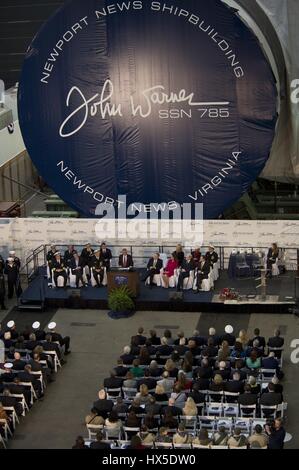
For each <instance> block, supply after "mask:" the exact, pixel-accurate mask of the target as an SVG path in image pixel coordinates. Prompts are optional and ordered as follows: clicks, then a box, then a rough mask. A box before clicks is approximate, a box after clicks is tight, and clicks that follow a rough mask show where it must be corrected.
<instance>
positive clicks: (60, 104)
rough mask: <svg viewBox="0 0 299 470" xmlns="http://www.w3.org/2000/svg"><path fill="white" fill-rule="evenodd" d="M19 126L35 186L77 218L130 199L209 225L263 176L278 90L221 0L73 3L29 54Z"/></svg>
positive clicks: (253, 42) (250, 38) (251, 39)
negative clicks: (186, 212) (192, 213)
mask: <svg viewBox="0 0 299 470" xmlns="http://www.w3.org/2000/svg"><path fill="white" fill-rule="evenodd" d="M19 118H20V125H21V129H22V133H23V137H24V141H25V144H26V146H27V148H28V151H29V154H30V156H31V158H32V160H33V162H34V163H35V165H36V167H37V168H38V170H39V172H40V174H41V175H42V176H43V177H44V178H45V180H46V181H47V182H48V184H49V185H50V186H51V187H52V188H53V189H54V190H55V191H56V192H57V193H58V194H59V195H60V196H61V197H62V198H63V199H64V200H65V201H66V202H67V203H69V204H70V205H71V206H72V207H74V208H75V209H77V210H78V211H79V212H80V213H81V214H82V215H85V216H88V217H93V216H94V215H95V208H96V207H97V205H98V204H99V203H105V202H106V203H108V204H112V205H114V206H115V207H120V204H122V202H119V201H120V196H122V195H125V196H126V198H127V204H132V203H139V207H140V210H141V209H142V208H143V207H145V212H147V206H144V205H147V204H150V203H160V204H161V205H160V208H163V207H164V208H166V207H171V208H174V207H175V205H176V204H177V205H181V204H183V203H190V204H192V205H195V204H196V203H203V204H204V216H205V218H216V217H218V216H219V214H221V213H222V211H223V210H224V209H225V208H227V207H229V206H230V205H231V204H232V203H233V202H234V201H236V200H237V199H238V198H239V197H240V196H241V195H242V194H243V193H244V192H246V190H247V189H248V188H249V186H250V184H251V183H252V182H253V181H254V180H255V179H256V177H257V176H258V175H259V174H260V172H261V170H262V169H263V167H264V166H265V163H266V161H267V159H268V157H269V153H270V149H271V145H272V141H273V138H274V134H275V125H276V120H277V89H276V83H275V78H274V76H273V73H272V70H271V67H270V65H269V63H268V61H267V59H266V57H265V55H264V53H263V51H262V49H261V46H260V44H259V42H258V40H257V38H256V37H255V36H254V34H253V33H252V32H251V31H250V30H249V29H248V27H247V26H246V25H245V24H244V23H243V22H242V21H241V20H240V18H239V17H238V16H237V14H236V12H235V11H234V10H232V9H230V8H228V7H227V6H226V5H225V4H223V3H222V2H221V1H220V0H209V1H207V0H168V1H165V2H160V1H151V0H143V1H141V0H140V1H130V0H126V1H120V2H117V3H113V0H112V1H105V0H85V1H82V0H72V1H69V2H67V3H66V4H65V5H64V6H63V7H62V8H61V9H60V10H59V11H58V12H57V13H56V14H55V15H54V16H53V17H52V18H51V19H50V20H49V21H48V22H47V23H46V24H45V25H44V27H43V28H42V29H41V31H40V32H39V33H38V35H37V36H36V37H35V38H34V40H33V42H32V44H31V46H30V47H29V49H28V52H27V56H26V59H25V63H24V67H23V72H22V78H21V83H20V87H19ZM135 207H136V206H135Z"/></svg>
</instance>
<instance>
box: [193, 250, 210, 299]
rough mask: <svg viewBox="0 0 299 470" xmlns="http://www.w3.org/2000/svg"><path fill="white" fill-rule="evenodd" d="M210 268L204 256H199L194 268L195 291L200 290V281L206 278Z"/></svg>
mask: <svg viewBox="0 0 299 470" xmlns="http://www.w3.org/2000/svg"><path fill="white" fill-rule="evenodd" d="M210 269H211V265H210V263H209V262H208V261H207V260H206V257H205V256H201V258H200V262H199V264H198V267H197V270H196V287H197V290H196V292H199V291H200V290H201V285H202V281H203V280H204V279H208V277H209V274H210Z"/></svg>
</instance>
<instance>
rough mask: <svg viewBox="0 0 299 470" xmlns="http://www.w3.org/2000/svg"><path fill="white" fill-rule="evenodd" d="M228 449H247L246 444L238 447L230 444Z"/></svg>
mask: <svg viewBox="0 0 299 470" xmlns="http://www.w3.org/2000/svg"><path fill="white" fill-rule="evenodd" d="M229 449H230V450H247V446H240V447H235V446H230V447H229Z"/></svg>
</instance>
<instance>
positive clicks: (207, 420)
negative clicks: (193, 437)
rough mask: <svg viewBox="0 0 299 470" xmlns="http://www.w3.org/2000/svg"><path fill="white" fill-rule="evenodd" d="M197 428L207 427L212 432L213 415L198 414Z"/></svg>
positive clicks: (214, 425) (213, 428)
mask: <svg viewBox="0 0 299 470" xmlns="http://www.w3.org/2000/svg"><path fill="white" fill-rule="evenodd" d="M198 424H199V429H207V430H208V431H211V432H214V431H215V430H216V419H215V416H199V418H198Z"/></svg>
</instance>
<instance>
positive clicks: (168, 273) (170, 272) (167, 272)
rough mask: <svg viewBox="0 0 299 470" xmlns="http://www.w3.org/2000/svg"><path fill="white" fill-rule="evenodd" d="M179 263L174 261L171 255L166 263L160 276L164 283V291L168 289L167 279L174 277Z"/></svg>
mask: <svg viewBox="0 0 299 470" xmlns="http://www.w3.org/2000/svg"><path fill="white" fill-rule="evenodd" d="M178 266H179V263H178V261H177V260H176V259H175V257H174V255H173V254H172V255H171V257H170V259H169V260H168V261H167V265H166V268H165V269H164V272H163V274H162V276H163V281H164V286H165V288H166V289H168V287H169V279H170V278H171V277H172V276H174V272H175V270H176V269H177V268H178Z"/></svg>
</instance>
